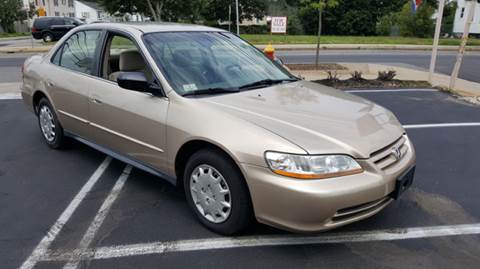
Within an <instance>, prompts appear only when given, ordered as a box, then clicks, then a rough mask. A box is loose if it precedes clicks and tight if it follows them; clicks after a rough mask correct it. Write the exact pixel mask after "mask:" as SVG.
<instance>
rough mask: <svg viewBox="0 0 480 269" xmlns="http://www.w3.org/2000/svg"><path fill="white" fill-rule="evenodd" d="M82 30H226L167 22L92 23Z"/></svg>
mask: <svg viewBox="0 0 480 269" xmlns="http://www.w3.org/2000/svg"><path fill="white" fill-rule="evenodd" d="M81 28H82V29H86V28H87V29H91V28H96V29H98V28H101V29H121V30H130V31H140V32H142V33H154V32H197V31H198V32H225V31H226V30H223V29H218V28H213V27H208V26H203V25H196V24H182V23H168V22H165V23H164V22H161V23H158V22H137V23H132V22H129V23H103V22H98V23H92V24H88V25H84V26H81Z"/></svg>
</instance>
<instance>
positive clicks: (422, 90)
mask: <svg viewBox="0 0 480 269" xmlns="http://www.w3.org/2000/svg"><path fill="white" fill-rule="evenodd" d="M345 92H348V93H362V92H366V93H369V92H438V90H435V89H391V90H386V89H378V90H346V91H345Z"/></svg>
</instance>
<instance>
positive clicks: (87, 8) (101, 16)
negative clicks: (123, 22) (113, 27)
mask: <svg viewBox="0 0 480 269" xmlns="http://www.w3.org/2000/svg"><path fill="white" fill-rule="evenodd" d="M74 7H75V17H77V18H79V19H80V20H82V21H84V22H86V23H92V22H96V21H107V22H114V21H118V20H120V19H121V18H116V17H113V16H111V15H110V14H109V13H108V12H106V11H105V10H104V9H103V8H102V7H101V6H100V5H99V4H98V3H96V2H90V1H78V0H75V2H74Z"/></svg>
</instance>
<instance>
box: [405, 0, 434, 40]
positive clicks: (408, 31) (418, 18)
mask: <svg viewBox="0 0 480 269" xmlns="http://www.w3.org/2000/svg"><path fill="white" fill-rule="evenodd" d="M434 12H435V9H434V8H433V7H432V6H431V5H429V4H427V3H424V4H422V5H421V6H420V7H419V8H418V9H417V12H416V13H413V12H412V10H411V6H410V3H407V4H405V5H404V6H403V9H402V11H400V13H399V17H398V22H399V26H400V34H401V35H402V36H415V37H431V36H432V35H433V31H434V30H435V23H434V21H433V19H432V16H433V14H434Z"/></svg>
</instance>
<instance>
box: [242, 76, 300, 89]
mask: <svg viewBox="0 0 480 269" xmlns="http://www.w3.org/2000/svg"><path fill="white" fill-rule="evenodd" d="M297 80H298V79H295V78H287V79H263V80H259V81H256V82H252V83H249V84H245V85H243V86H240V87H239V89H241V90H245V89H256V88H260V87H264V86H271V85H274V84H280V83H282V82H286V81H292V82H293V81H297Z"/></svg>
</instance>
